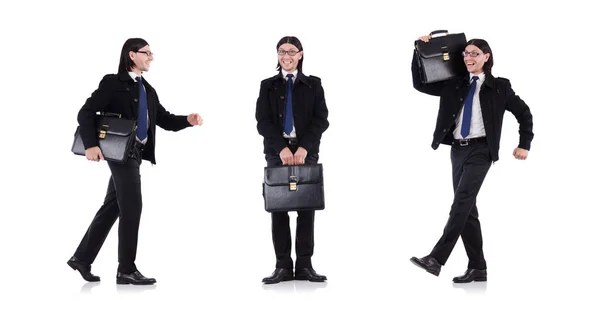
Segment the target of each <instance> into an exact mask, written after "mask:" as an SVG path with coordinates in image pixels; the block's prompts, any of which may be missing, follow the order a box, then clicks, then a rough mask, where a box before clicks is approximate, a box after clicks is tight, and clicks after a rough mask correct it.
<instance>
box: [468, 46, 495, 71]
mask: <svg viewBox="0 0 600 320" xmlns="http://www.w3.org/2000/svg"><path fill="white" fill-rule="evenodd" d="M469 45H474V46H476V47H477V48H479V49H480V50H481V51H483V53H489V54H490V57H489V59H488V61H486V62H485V63H484V64H483V72H484V73H485V74H486V75H492V67H493V66H494V54H493V53H492V48H490V45H489V44H488V43H487V41H485V40H483V39H471V40H469V42H467V44H466V45H465V48H466V47H467V46H469Z"/></svg>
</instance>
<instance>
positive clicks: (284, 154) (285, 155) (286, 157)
mask: <svg viewBox="0 0 600 320" xmlns="http://www.w3.org/2000/svg"><path fill="white" fill-rule="evenodd" d="M85 153H86V154H87V150H86V152H85ZM279 157H280V158H281V162H282V163H283V165H284V166H285V165H287V164H291V165H293V164H294V154H293V153H292V151H291V150H290V148H288V147H285V148H283V150H281V152H279Z"/></svg>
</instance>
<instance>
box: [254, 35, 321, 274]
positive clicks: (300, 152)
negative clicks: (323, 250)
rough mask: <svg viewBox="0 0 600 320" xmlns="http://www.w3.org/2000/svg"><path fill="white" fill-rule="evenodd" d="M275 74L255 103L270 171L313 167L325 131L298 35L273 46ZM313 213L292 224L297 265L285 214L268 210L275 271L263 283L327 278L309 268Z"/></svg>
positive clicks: (302, 213) (317, 85) (316, 83)
mask: <svg viewBox="0 0 600 320" xmlns="http://www.w3.org/2000/svg"><path fill="white" fill-rule="evenodd" d="M276 49H277V54H278V56H279V59H278V63H277V68H276V70H278V71H280V72H279V73H278V74H277V75H276V76H274V77H271V78H268V79H265V80H263V81H262V82H261V84H260V93H259V97H258V99H257V102H256V120H257V129H258V132H259V133H260V134H261V135H262V136H263V137H264V143H263V144H264V153H265V158H266V160H267V166H268V167H278V166H282V165H284V166H285V165H303V164H305V163H306V164H317V162H318V159H319V154H318V153H319V144H320V141H321V135H322V134H323V132H325V130H326V129H327V128H328V127H329V122H328V121H327V115H328V110H327V106H326V104H325V94H324V92H323V87H322V86H321V80H320V79H319V78H317V77H315V76H308V77H307V76H305V75H304V74H303V73H302V62H303V61H304V59H303V55H304V51H303V49H302V44H301V43H300V40H298V38H296V37H289V36H287V37H283V38H282V39H281V40H279V42H278V43H277V46H276ZM314 218H315V211H314V210H299V211H298V219H297V226H296V265H295V269H296V270H295V274H294V272H293V266H294V263H293V261H292V258H291V249H292V242H291V233H290V225H289V215H288V213H287V212H271V221H272V236H273V246H274V248H275V255H276V258H277V262H276V265H275V271H274V272H273V274H272V275H271V276H269V277H266V278H264V279H263V282H264V283H265V284H273V283H278V282H281V281H288V280H293V279H296V280H308V281H313V282H323V281H325V280H327V278H326V277H325V276H323V275H319V274H317V273H316V272H315V270H314V269H313V267H312V263H311V257H312V255H313V247H314Z"/></svg>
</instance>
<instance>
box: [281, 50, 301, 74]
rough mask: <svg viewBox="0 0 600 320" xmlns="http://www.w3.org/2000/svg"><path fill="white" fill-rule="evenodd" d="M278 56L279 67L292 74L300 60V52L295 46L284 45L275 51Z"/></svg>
mask: <svg viewBox="0 0 600 320" xmlns="http://www.w3.org/2000/svg"><path fill="white" fill-rule="evenodd" d="M277 55H278V56H279V65H280V66H281V69H283V70H285V71H286V72H294V71H295V70H296V69H297V68H298V62H300V59H302V51H299V50H298V48H296V46H295V45H293V44H289V43H284V44H282V45H281V46H280V47H279V49H277Z"/></svg>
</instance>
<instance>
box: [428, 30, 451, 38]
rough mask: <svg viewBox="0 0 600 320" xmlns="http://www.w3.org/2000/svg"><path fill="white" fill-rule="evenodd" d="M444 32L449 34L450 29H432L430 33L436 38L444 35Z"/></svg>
mask: <svg viewBox="0 0 600 320" xmlns="http://www.w3.org/2000/svg"><path fill="white" fill-rule="evenodd" d="M442 33H443V35H444V36H445V35H447V34H448V30H435V31H431V33H430V34H429V35H430V36H431V37H432V38H435V37H439V36H442Z"/></svg>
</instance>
